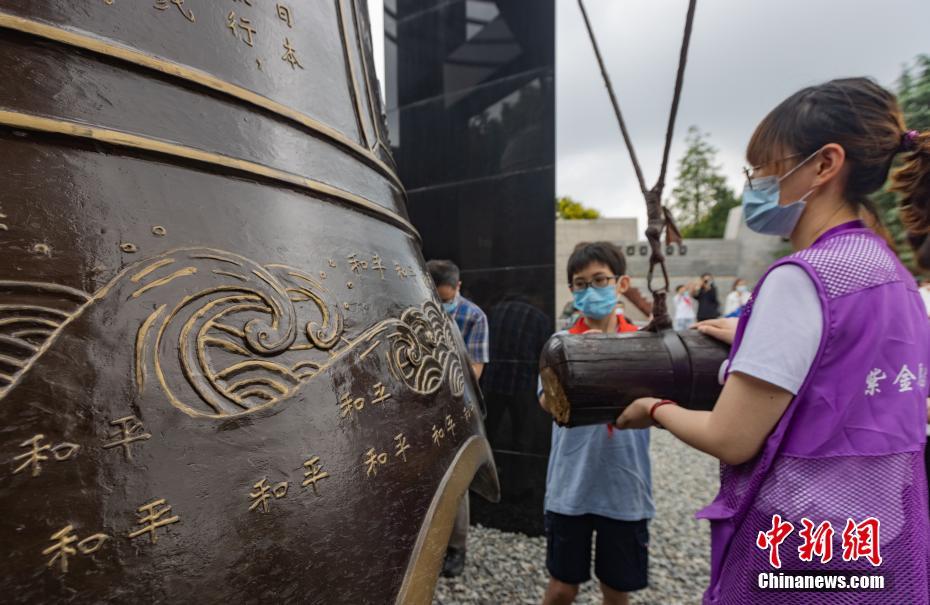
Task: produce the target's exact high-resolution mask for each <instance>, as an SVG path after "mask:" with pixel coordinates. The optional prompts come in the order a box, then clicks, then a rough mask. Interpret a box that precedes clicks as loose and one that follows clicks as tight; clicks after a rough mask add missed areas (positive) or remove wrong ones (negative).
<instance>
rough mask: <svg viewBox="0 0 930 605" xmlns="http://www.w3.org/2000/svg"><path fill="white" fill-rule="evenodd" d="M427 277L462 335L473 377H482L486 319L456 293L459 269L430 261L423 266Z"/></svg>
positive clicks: (446, 262) (484, 359) (446, 263)
mask: <svg viewBox="0 0 930 605" xmlns="http://www.w3.org/2000/svg"><path fill="white" fill-rule="evenodd" d="M426 268H427V269H428V270H429V274H430V277H432V278H433V282H434V283H435V284H436V291H437V292H438V293H439V298H440V299H442V308H443V309H444V310H445V311H446V313H448V314H449V315H451V316H452V319H453V320H455V324H456V325H457V326H458V327H459V332H461V333H462V340H464V341H465V348H466V350H467V351H468V358H469V359H470V360H471V367H472V369H473V370H474V371H475V377H477V378H480V377H481V370H482V369H484V364H486V363H487V362H488V359H489V355H488V318H487V316H486V315H485V314H484V311H482V310H481V309H480V308H479V307H478V305H476V304H475V303H473V302H471V301H470V300H468V299H467V298H465V297H464V296H462V295H461V294H460V292H459V290H460V289H461V287H462V282H461V281H460V280H459V268H458V267H457V266H456V265H455V263H453V262H452V261H448V260H431V261H429V262H428V263H426Z"/></svg>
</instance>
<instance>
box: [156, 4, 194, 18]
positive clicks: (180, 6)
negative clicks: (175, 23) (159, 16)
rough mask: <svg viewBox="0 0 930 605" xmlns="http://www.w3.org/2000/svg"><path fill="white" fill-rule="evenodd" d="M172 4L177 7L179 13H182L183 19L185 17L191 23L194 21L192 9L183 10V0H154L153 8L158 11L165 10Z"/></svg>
mask: <svg viewBox="0 0 930 605" xmlns="http://www.w3.org/2000/svg"><path fill="white" fill-rule="evenodd" d="M172 4H173V5H175V6H176V7H177V8H178V11H180V13H181V14H182V15H184V18H185V19H187V20H188V21H190V22H191V23H193V22H194V21H195V18H194V11H192V10H190V9H187V11H186V12H185V10H184V0H155V5H154V8H156V9H158V10H160V11H165V10H168V9H169V8H171V5H172Z"/></svg>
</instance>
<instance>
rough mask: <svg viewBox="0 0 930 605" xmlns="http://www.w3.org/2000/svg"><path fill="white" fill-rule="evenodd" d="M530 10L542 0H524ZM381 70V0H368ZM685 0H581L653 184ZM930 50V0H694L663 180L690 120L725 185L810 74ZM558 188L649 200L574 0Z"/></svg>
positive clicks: (561, 77)
mask: <svg viewBox="0 0 930 605" xmlns="http://www.w3.org/2000/svg"><path fill="white" fill-rule="evenodd" d="M524 2H526V4H527V7H528V10H530V7H532V5H533V3H534V0H524ZM368 4H369V9H370V11H371V13H372V15H371V20H372V31H373V33H374V34H375V36H374V40H375V55H376V56H375V63H376V69H377V70H378V74H379V79H381V81H382V82H383V81H384V75H383V74H384V50H383V44H382V42H381V40H382V38H381V37H380V36H379V35H378V33H379V32H381V31H382V29H383V15H382V10H383V8H382V7H383V3H382V0H368ZM687 5H688V3H687V0H586V1H585V6H586V7H587V9H588V14H589V16H590V17H591V21H592V23H593V25H594V28H595V34H596V35H597V38H598V43H599V44H600V47H601V52H602V54H603V56H604V60H605V62H606V63H607V67H608V71H609V72H610V77H611V80H612V81H613V85H614V89H615V91H616V93H617V96H618V98H619V101H620V107H621V109H622V110H623V114H624V119H625V120H626V122H627V127H628V128H629V130H630V132H631V135H632V137H633V140H634V144H635V147H636V152H637V155H638V156H639V160H640V163H641V164H642V167H643V171H644V172H645V174H646V181H647V184H648V185H649V186H650V187H651V186H652V185H653V183H654V182H655V179H656V178H657V176H658V171H659V163H660V162H661V153H662V145H663V144H664V138H665V127H666V122H667V120H668V111H669V103H670V102H671V95H672V89H673V87H674V81H675V69H676V67H677V61H678V52H679V48H680V45H681V34H682V30H683V27H684V18H685V13H686V11H687ZM922 52H923V53H930V1H928V0H777V1H772V0H752V1H748V0H699V1H698V5H697V13H696V16H695V20H694V33H693V34H692V38H691V49H690V52H689V56H688V67H687V71H686V74H685V83H684V90H683V92H682V98H681V105H680V107H679V112H678V122H677V125H676V129H675V143H674V145H673V147H672V154H671V159H670V170H669V182H668V184H667V185H666V192H670V191H671V188H672V187H673V186H674V177H675V174H676V164H677V160H678V158H679V157H680V155H681V153H682V152H683V151H684V136H685V133H686V131H687V128H688V126H690V125H692V124H693V125H696V126H698V127H699V128H701V130H703V131H706V132H708V133H710V141H711V143H712V144H713V145H714V146H715V147H717V148H718V149H719V154H718V160H719V162H720V164H721V165H722V167H723V170H724V173H725V174H726V175H727V177H728V179H729V181H730V185H731V186H732V187H733V188H734V189H735V190H736V191H737V192H739V190H740V189H741V188H742V178H741V168H742V166H743V164H744V160H743V150H744V149H745V146H746V142H747V140H748V138H749V136H750V135H751V134H752V131H753V129H754V128H755V125H756V124H757V123H758V121H759V120H760V119H761V118H762V117H763V116H764V115H765V114H766V113H767V112H768V111H769V110H770V109H771V108H772V107H774V106H775V105H776V104H777V103H778V102H780V101H781V100H782V99H784V98H785V97H787V96H788V95H790V94H791V93H793V92H794V91H796V90H798V89H799V88H802V87H804V86H807V85H810V84H816V83H819V82H822V81H825V80H828V79H831V78H836V77H843V76H860V75H864V76H871V77H874V78H875V79H877V80H878V81H879V82H880V83H882V84H884V85H886V86H894V84H895V81H896V80H897V78H898V75H899V74H900V73H901V68H902V66H903V65H904V64H905V63H907V62H909V61H910V60H911V59H912V58H913V57H914V56H916V55H917V54H918V53H922ZM556 128H557V139H556V141H557V142H556V157H557V183H556V192H557V194H558V195H571V196H572V197H574V198H575V199H578V200H581V201H583V202H584V203H585V204H587V205H589V206H593V207H595V208H597V209H598V210H600V211H601V213H602V214H603V215H605V216H637V217H639V219H640V228H644V226H645V225H644V221H645V209H644V202H643V199H642V195H641V194H640V193H639V188H638V186H637V184H636V177H635V175H634V173H633V169H632V167H631V165H630V161H629V157H628V155H627V152H626V149H625V147H624V145H623V140H622V138H621V136H620V131H619V128H618V127H617V124H616V120H615V118H614V116H613V111H612V109H611V107H610V101H609V99H608V97H607V94H606V91H605V90H604V85H603V80H602V79H601V75H600V73H599V72H598V69H597V63H596V60H595V58H594V53H593V51H592V49H591V44H590V42H589V40H588V37H587V34H586V33H585V30H584V22H583V21H582V19H581V14H580V12H579V10H578V4H577V2H576V1H575V0H556Z"/></svg>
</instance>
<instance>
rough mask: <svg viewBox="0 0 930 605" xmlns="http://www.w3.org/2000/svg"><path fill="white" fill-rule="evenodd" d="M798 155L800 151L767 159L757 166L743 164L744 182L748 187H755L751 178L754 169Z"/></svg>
mask: <svg viewBox="0 0 930 605" xmlns="http://www.w3.org/2000/svg"><path fill="white" fill-rule="evenodd" d="M800 155H802V154H800V153H792V154H791V155H786V156H785V157H783V158H781V159H780V160H770V161H768V162H765V163H764V164H759V165H758V166H744V167H743V174H745V175H746V183H747V184H748V185H749V188H750V189H755V187H753V186H752V179H753V173H754V172H755V171H756V170H758V169H760V168H765V167H766V166H770V165H772V164H775V163H777V162H784V161H785V160H790V159H791V158H796V157H798V156H800ZM755 178H756V179H759V178H761V177H755Z"/></svg>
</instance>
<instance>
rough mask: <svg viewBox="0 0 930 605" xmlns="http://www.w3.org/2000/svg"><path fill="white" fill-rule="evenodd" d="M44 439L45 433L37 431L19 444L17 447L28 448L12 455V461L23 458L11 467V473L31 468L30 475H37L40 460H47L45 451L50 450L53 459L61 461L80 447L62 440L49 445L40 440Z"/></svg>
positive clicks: (68, 457) (40, 468) (39, 469)
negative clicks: (13, 467)
mask: <svg viewBox="0 0 930 605" xmlns="http://www.w3.org/2000/svg"><path fill="white" fill-rule="evenodd" d="M44 439H45V435H43V434H42V433H39V434H37V435H35V436H33V437H32V438H31V439H27V440H25V441H23V442H22V443H20V444H19V447H24V448H29V451H28V452H23V453H22V454H20V455H19V456H14V457H13V462H18V461H19V460H23V462H22V463H21V464H20V465H19V466H17V467H16V468H15V469H13V474H14V475H15V474H16V473H19V472H22V471H24V470H26V469H27V468H31V469H32V476H33V477H38V476H39V474H40V473H41V472H42V465H41V464H40V463H41V462H43V461H45V460H48V455H47V454H46V453H45V452H51V453H52V456H53V457H54V458H55V460H58V461H63V460H68V459H70V458H71V457H72V456H74V455H75V454H77V451H78V450H79V449H81V446H79V445H78V444H76V443H67V442H62V443H59V444H58V445H56V446H54V447H53V446H51V445H48V444H43V443H42V441H43V440H44Z"/></svg>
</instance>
